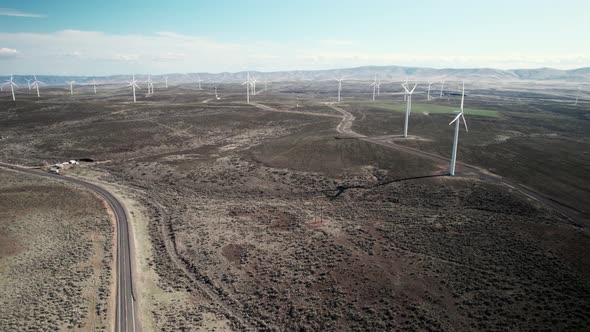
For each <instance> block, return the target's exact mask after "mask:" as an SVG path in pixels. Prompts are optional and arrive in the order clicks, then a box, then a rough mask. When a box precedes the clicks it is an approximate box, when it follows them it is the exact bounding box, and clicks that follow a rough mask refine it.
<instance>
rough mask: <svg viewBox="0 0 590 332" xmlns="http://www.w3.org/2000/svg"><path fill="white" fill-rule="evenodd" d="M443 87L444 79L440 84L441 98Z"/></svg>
mask: <svg viewBox="0 0 590 332" xmlns="http://www.w3.org/2000/svg"><path fill="white" fill-rule="evenodd" d="M444 87H445V80H443V81H442V83H441V84H440V97H439V98H442V93H443V88H444Z"/></svg>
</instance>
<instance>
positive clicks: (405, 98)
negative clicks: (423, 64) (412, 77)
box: [402, 76, 408, 101]
mask: <svg viewBox="0 0 590 332" xmlns="http://www.w3.org/2000/svg"><path fill="white" fill-rule="evenodd" d="M405 84H406V85H408V76H406V83H405ZM402 86H403V85H402ZM407 100H408V94H407V93H404V101H407Z"/></svg>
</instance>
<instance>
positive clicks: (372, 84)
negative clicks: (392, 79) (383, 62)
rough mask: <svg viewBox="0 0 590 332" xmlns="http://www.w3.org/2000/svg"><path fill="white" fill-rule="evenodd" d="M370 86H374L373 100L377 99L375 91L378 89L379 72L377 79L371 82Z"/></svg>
mask: <svg viewBox="0 0 590 332" xmlns="http://www.w3.org/2000/svg"><path fill="white" fill-rule="evenodd" d="M369 86H372V87H373V101H375V92H376V91H377V74H375V80H374V81H373V83H371V84H369Z"/></svg>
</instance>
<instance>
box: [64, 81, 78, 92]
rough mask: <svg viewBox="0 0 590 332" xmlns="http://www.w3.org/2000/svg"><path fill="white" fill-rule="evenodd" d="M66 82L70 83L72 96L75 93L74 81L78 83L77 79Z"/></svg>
mask: <svg viewBox="0 0 590 332" xmlns="http://www.w3.org/2000/svg"><path fill="white" fill-rule="evenodd" d="M66 83H68V84H69V85H70V96H72V95H74V83H76V81H69V82H66Z"/></svg>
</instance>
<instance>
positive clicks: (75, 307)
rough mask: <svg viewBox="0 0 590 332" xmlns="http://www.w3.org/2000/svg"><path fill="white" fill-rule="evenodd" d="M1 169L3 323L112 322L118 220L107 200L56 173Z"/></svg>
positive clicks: (16, 326) (96, 327)
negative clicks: (47, 175) (114, 241)
mask: <svg viewBox="0 0 590 332" xmlns="http://www.w3.org/2000/svg"><path fill="white" fill-rule="evenodd" d="M0 177H1V178H2V182H1V187H0V238H1V241H0V246H1V249H0V281H1V282H0V298H1V299H2V300H1V301H2V304H1V305H0V330H3V331H17V330H19V331H20V330H22V331H24V330H31V329H34V330H43V331H51V330H64V329H67V330H77V329H80V330H93V331H104V330H107V329H108V326H109V323H108V318H107V317H108V315H109V296H110V291H111V290H110V283H111V278H112V271H111V266H112V265H111V264H112V259H113V257H112V255H113V253H112V235H113V228H112V227H113V226H112V223H111V221H110V220H109V218H108V216H107V214H106V209H105V207H104V206H103V205H102V202H101V201H100V200H99V199H97V198H96V197H95V196H93V195H92V194H90V193H88V192H86V191H83V190H81V189H79V188H76V187H72V186H69V185H65V184H63V183H61V182H58V181H52V180H48V179H43V178H39V177H35V176H32V175H23V174H19V173H15V172H12V171H5V170H1V171H0Z"/></svg>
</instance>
